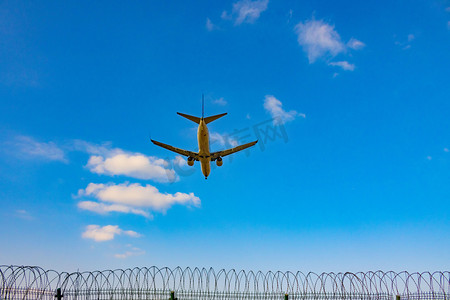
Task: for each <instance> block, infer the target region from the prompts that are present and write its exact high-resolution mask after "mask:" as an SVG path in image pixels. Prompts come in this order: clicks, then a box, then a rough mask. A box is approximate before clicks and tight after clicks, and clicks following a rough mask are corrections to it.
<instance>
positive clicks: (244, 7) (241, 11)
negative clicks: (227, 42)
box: [221, 0, 269, 25]
mask: <svg viewBox="0 0 450 300" xmlns="http://www.w3.org/2000/svg"><path fill="white" fill-rule="evenodd" d="M268 4H269V0H256V1H250V0H241V1H238V2H235V3H233V9H232V12H231V14H228V13H227V12H226V11H224V12H222V16H221V17H222V19H225V20H231V19H234V24H235V25H240V24H242V23H254V22H255V21H256V20H257V19H258V18H259V17H260V15H261V13H262V12H263V11H265V10H266V9H267V5H268Z"/></svg>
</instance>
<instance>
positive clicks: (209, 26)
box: [205, 18, 218, 31]
mask: <svg viewBox="0 0 450 300" xmlns="http://www.w3.org/2000/svg"><path fill="white" fill-rule="evenodd" d="M205 26H206V30H208V31H213V30H216V29H217V28H218V27H217V26H216V25H215V24H213V22H212V21H211V19H210V18H206V25H205Z"/></svg>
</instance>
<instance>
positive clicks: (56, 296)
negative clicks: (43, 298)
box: [55, 288, 64, 300]
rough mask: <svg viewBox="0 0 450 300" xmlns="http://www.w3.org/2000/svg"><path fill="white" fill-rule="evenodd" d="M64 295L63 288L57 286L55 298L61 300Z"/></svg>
mask: <svg viewBox="0 0 450 300" xmlns="http://www.w3.org/2000/svg"><path fill="white" fill-rule="evenodd" d="M63 297H64V295H63V294H62V293H61V288H57V289H56V295H55V298H56V299H58V300H61V299H62V298H63Z"/></svg>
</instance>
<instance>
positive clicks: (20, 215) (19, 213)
mask: <svg viewBox="0 0 450 300" xmlns="http://www.w3.org/2000/svg"><path fill="white" fill-rule="evenodd" d="M16 216H17V217H18V218H21V219H24V220H27V221H31V220H34V218H33V216H32V215H31V214H30V213H29V212H28V211H27V210H25V209H18V210H16Z"/></svg>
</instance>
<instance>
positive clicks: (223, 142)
mask: <svg viewBox="0 0 450 300" xmlns="http://www.w3.org/2000/svg"><path fill="white" fill-rule="evenodd" d="M209 137H210V139H211V144H213V143H217V144H219V145H220V146H222V147H223V146H226V147H230V146H231V147H236V146H237V145H238V144H239V143H238V141H237V140H236V139H234V138H232V137H231V136H230V135H228V134H220V133H218V132H214V131H212V132H210V133H209Z"/></svg>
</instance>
